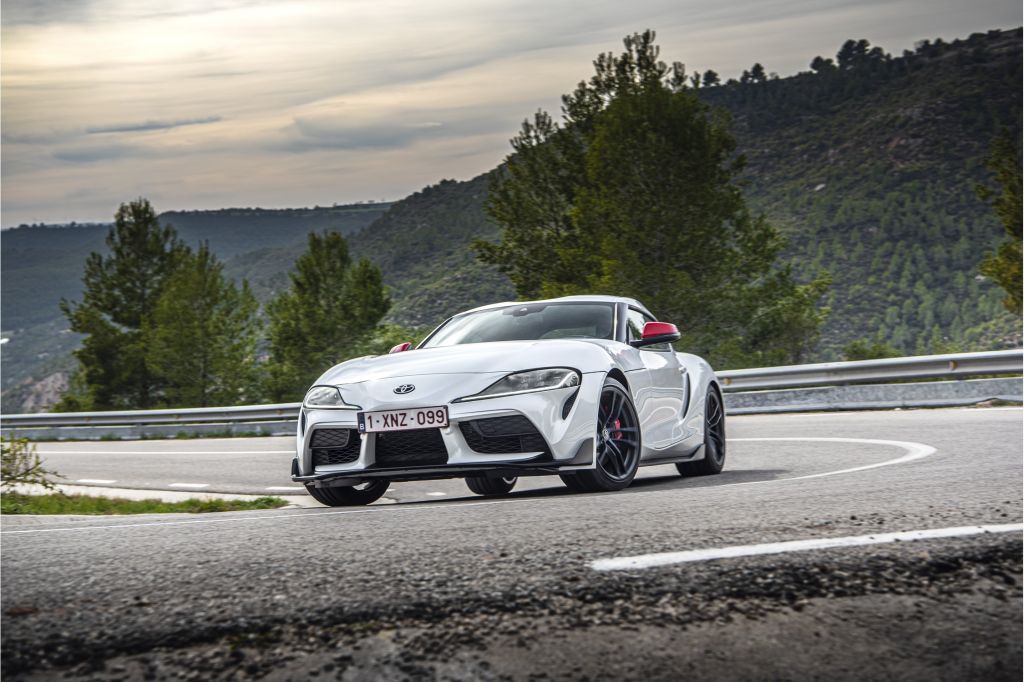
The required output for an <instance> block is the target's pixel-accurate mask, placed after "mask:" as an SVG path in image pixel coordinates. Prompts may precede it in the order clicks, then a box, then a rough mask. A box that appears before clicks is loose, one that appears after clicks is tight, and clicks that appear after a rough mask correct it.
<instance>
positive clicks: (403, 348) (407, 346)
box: [388, 341, 412, 355]
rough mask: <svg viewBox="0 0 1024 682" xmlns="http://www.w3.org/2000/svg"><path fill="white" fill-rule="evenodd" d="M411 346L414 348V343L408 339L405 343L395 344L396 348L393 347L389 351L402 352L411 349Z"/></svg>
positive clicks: (390, 352) (389, 352)
mask: <svg viewBox="0 0 1024 682" xmlns="http://www.w3.org/2000/svg"><path fill="white" fill-rule="evenodd" d="M410 348H412V344H411V343H409V342H408V341H406V342H405V343H400V344H398V345H397V346H395V347H394V348H392V349H391V350H389V351H388V355H390V354H392V353H402V352H404V351H407V350H409V349H410Z"/></svg>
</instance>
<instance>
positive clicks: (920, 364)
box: [718, 348, 1024, 391]
mask: <svg viewBox="0 0 1024 682" xmlns="http://www.w3.org/2000/svg"><path fill="white" fill-rule="evenodd" d="M1022 370H1024V349H1020V348H1014V349H1012V350H998V351H987V352H983V353H952V354H948V355H918V356H913V357H908V358H882V359H879V360H857V361H854V362H823V363H819V364H815V365H790V366H786V367H765V368H760V369H735V370H728V371H724V372H718V378H719V379H721V381H722V388H723V389H724V390H725V391H756V390H764V389H771V388H795V387H801V386H835V385H844V384H862V383H884V382H888V381H901V380H905V379H933V378H946V379H956V378H965V377H972V376H983V375H991V374H1020V373H1021V371H1022Z"/></svg>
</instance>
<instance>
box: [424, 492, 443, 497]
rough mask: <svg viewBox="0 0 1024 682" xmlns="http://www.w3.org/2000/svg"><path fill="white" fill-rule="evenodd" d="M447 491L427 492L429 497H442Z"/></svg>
mask: <svg viewBox="0 0 1024 682" xmlns="http://www.w3.org/2000/svg"><path fill="white" fill-rule="evenodd" d="M447 494H448V493H427V495H429V496H430V497H444V496H445V495H447Z"/></svg>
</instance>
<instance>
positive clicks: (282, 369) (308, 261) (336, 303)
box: [267, 232, 391, 401]
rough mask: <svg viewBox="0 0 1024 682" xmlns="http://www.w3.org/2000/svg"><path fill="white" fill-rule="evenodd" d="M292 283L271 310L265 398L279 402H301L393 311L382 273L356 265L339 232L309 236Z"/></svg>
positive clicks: (370, 266)
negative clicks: (316, 382) (312, 385)
mask: <svg viewBox="0 0 1024 682" xmlns="http://www.w3.org/2000/svg"><path fill="white" fill-rule="evenodd" d="M289 278H290V279H291V287H290V288H289V289H288V290H287V291H285V292H283V293H281V294H280V295H279V296H278V297H277V298H276V299H274V300H273V301H271V303H270V305H269V306H268V307H267V316H268V319H269V337H270V362H269V364H268V374H269V376H268V383H267V393H268V394H269V397H270V398H271V399H273V400H278V401H284V400H299V399H301V398H302V395H303V392H304V391H305V390H306V389H307V388H308V387H309V385H310V383H312V382H313V381H314V380H315V379H316V378H317V376H319V375H320V374H321V373H322V372H324V370H326V369H327V368H329V367H330V366H331V365H333V364H335V363H337V362H340V361H342V360H344V359H346V358H347V357H351V356H352V355H353V351H354V350H355V349H358V348H359V344H360V343H362V342H364V341H365V338H366V336H367V335H368V334H370V333H371V332H373V330H374V329H375V327H376V326H377V323H378V322H380V320H381V318H382V317H384V314H385V313H386V312H387V311H388V308H389V307H390V306H391V301H390V299H389V298H388V295H387V293H386V292H385V290H384V284H383V282H382V280H381V275H380V270H379V269H378V268H377V267H376V266H375V265H373V264H372V263H370V262H369V261H368V260H366V259H362V260H360V261H359V262H357V263H354V264H353V263H352V259H351V257H350V256H349V251H348V244H347V243H346V242H345V239H344V237H342V236H341V235H340V234H337V233H336V232H325V233H323V234H317V233H315V232H314V233H311V234H310V235H309V247H308V249H307V251H306V252H305V253H304V254H302V256H300V257H299V259H298V260H297V261H296V262H295V269H294V270H293V271H292V272H291V273H290V274H289Z"/></svg>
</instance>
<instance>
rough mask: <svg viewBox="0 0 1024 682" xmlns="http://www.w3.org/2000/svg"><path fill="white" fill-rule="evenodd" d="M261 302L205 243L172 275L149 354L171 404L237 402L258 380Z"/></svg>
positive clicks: (154, 322) (160, 305) (156, 318)
mask: <svg viewBox="0 0 1024 682" xmlns="http://www.w3.org/2000/svg"><path fill="white" fill-rule="evenodd" d="M258 308H259V305H258V304H257V302H256V298H255V297H254V296H253V294H252V292H251V291H250V290H249V285H248V283H247V282H242V286H241V287H237V286H235V284H234V283H233V282H229V281H226V280H225V279H224V265H223V264H222V263H220V262H219V261H218V260H217V257H216V256H214V255H213V254H212V253H210V249H209V247H208V246H207V245H206V244H201V245H200V247H199V250H198V251H197V252H196V253H195V255H190V256H189V257H187V258H185V259H184V262H183V263H182V264H181V266H180V267H179V268H178V269H177V271H176V272H175V273H174V274H173V275H171V277H170V278H169V279H168V281H167V285H166V286H165V288H164V293H163V295H162V296H161V297H160V300H159V301H158V302H157V305H156V309H155V310H154V314H153V318H152V326H151V328H150V329H149V330H148V332H149V333H148V334H147V338H148V340H149V344H148V352H147V355H146V360H147V362H148V364H149V367H150V370H151V371H152V372H153V373H154V374H155V375H156V376H158V377H160V378H161V379H163V381H164V382H165V384H166V385H165V389H164V391H165V397H164V402H165V403H166V404H167V405H169V406H171V407H208V406H219V405H236V404H239V403H243V402H245V400H246V399H247V398H252V397H254V396H253V395H252V393H253V388H254V386H255V376H254V371H255V356H256V340H257V334H258V331H259V324H258V318H257V312H258Z"/></svg>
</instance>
